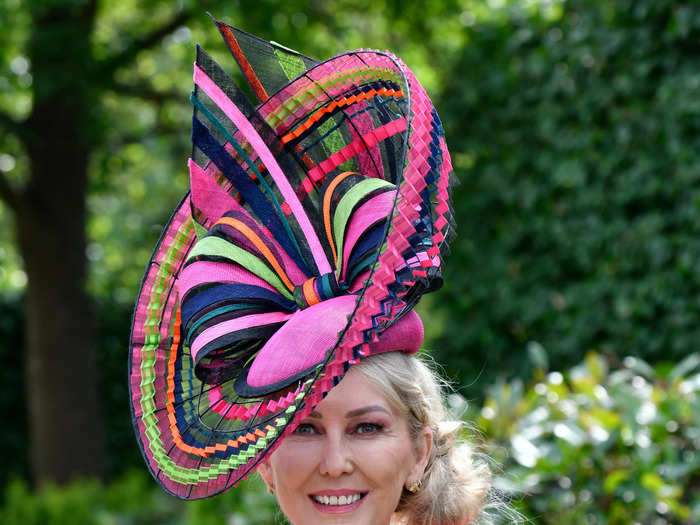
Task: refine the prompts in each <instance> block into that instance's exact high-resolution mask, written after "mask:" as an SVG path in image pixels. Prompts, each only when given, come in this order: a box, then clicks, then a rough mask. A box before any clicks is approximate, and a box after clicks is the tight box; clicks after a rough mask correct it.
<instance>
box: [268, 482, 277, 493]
mask: <svg viewBox="0 0 700 525" xmlns="http://www.w3.org/2000/svg"><path fill="white" fill-rule="evenodd" d="M267 491H268V492H269V493H270V494H274V493H275V486H274V485H272V484H270V485H268V486H267Z"/></svg>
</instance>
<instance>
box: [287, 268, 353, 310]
mask: <svg viewBox="0 0 700 525" xmlns="http://www.w3.org/2000/svg"><path fill="white" fill-rule="evenodd" d="M347 288H348V286H347V284H346V283H344V282H343V283H340V284H339V283H338V280H337V278H336V276H335V273H333V272H331V273H326V274H323V275H321V276H320V277H318V276H314V277H311V278H310V279H307V280H306V281H304V283H302V284H300V285H297V286H295V287H294V292H293V295H294V300H295V301H296V303H297V306H299V309H300V310H303V309H305V308H308V307H309V306H313V305H315V304H317V303H320V302H321V301H325V300H327V299H331V298H333V297H338V296H339V295H342V294H343V293H345V290H347Z"/></svg>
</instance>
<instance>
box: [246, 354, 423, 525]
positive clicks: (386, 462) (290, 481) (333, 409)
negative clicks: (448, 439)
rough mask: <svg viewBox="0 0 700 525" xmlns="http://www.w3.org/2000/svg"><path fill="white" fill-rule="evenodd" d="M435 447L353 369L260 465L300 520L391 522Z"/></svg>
mask: <svg viewBox="0 0 700 525" xmlns="http://www.w3.org/2000/svg"><path fill="white" fill-rule="evenodd" d="M431 447H432V434H431V433H430V431H429V430H428V429H427V428H426V429H425V430H424V431H423V432H422V433H421V434H420V436H419V437H418V440H417V441H416V442H413V441H412V440H411V437H410V435H409V431H408V425H407V422H406V420H405V419H404V417H403V416H401V415H400V414H397V413H395V412H394V411H393V410H392V409H391V407H390V406H389V404H388V403H387V402H386V400H385V399H384V397H383V396H382V395H381V394H380V393H379V392H377V391H376V390H375V389H374V388H373V387H372V385H371V384H370V383H369V382H368V381H367V379H365V377H364V376H363V375H362V374H361V373H360V372H357V371H356V370H355V369H354V368H351V369H350V371H349V372H348V373H347V374H346V376H345V377H344V378H343V380H342V381H341V382H340V384H338V385H337V386H336V387H335V388H333V390H331V391H330V393H329V394H328V395H327V396H326V398H325V399H324V400H323V401H322V402H321V403H319V405H318V406H317V407H316V409H315V410H314V411H313V412H311V414H310V415H309V416H308V417H307V418H306V419H304V420H303V421H302V422H301V424H300V425H299V426H298V427H297V429H296V430H295V431H294V433H293V434H290V435H289V436H287V438H286V439H285V441H284V442H283V443H282V444H281V445H280V447H279V448H278V449H277V450H276V451H275V452H274V453H273V454H272V455H271V457H270V459H269V460H268V461H266V462H265V463H263V464H261V465H260V467H259V472H260V474H261V475H262V477H263V479H264V480H265V483H266V484H267V485H268V487H274V490H275V492H276V494H277V499H278V501H279V504H280V507H281V508H282V511H283V512H284V514H285V515H286V516H287V518H288V519H289V520H290V521H291V522H292V523H293V524H294V525H315V524H329V523H332V524H343V523H352V524H353V525H387V524H388V523H389V521H390V519H391V515H392V513H393V512H394V509H396V506H397V504H398V502H399V498H400V497H401V492H402V490H403V487H404V485H405V484H406V482H407V481H414V480H419V479H421V477H422V476H423V472H424V470H425V466H426V464H427V462H428V457H429V454H430V449H431Z"/></svg>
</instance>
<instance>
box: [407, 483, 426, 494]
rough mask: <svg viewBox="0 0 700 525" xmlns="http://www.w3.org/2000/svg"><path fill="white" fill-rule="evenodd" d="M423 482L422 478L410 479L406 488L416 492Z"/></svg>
mask: <svg viewBox="0 0 700 525" xmlns="http://www.w3.org/2000/svg"><path fill="white" fill-rule="evenodd" d="M422 484H423V483H422V482H421V480H415V481H410V482H408V484H407V485H406V490H408V491H409V492H410V493H411V494H415V493H416V492H418V491H419V490H420V486H421V485H422Z"/></svg>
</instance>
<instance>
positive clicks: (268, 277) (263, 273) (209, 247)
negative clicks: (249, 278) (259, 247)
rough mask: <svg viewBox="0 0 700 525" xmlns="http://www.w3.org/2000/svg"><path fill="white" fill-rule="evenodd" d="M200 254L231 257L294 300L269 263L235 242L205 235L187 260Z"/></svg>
mask: <svg viewBox="0 0 700 525" xmlns="http://www.w3.org/2000/svg"><path fill="white" fill-rule="evenodd" d="M198 255H205V256H211V255H215V256H217V257H224V258H226V259H230V260H232V261H234V262H236V263H238V264H240V265H241V266H243V267H244V268H245V269H246V270H249V271H251V272H253V273H254V274H255V275H257V276H258V277H260V278H262V279H264V280H265V281H267V282H268V283H270V284H271V285H272V286H274V287H275V289H276V290H277V291H278V292H279V293H281V294H282V295H284V296H285V297H287V298H288V299H291V300H292V301H293V300H294V296H293V295H292V294H291V293H290V292H289V290H287V288H286V287H285V286H284V284H283V283H282V280H281V279H280V278H279V276H278V275H277V274H276V273H275V272H274V271H272V270H271V269H270V267H269V266H267V264H265V263H264V262H263V261H261V260H260V259H258V258H257V257H256V256H255V255H253V254H251V253H250V252H249V251H247V250H244V249H243V248H239V247H238V246H236V245H235V244H232V243H230V242H228V241H225V240H224V239H221V238H219V237H212V236H210V237H204V238H203V239H202V240H200V241H197V244H195V245H194V248H192V251H191V252H190V253H189V256H188V257H187V262H189V261H191V260H192V259H193V258H194V257H196V256H198Z"/></svg>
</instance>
